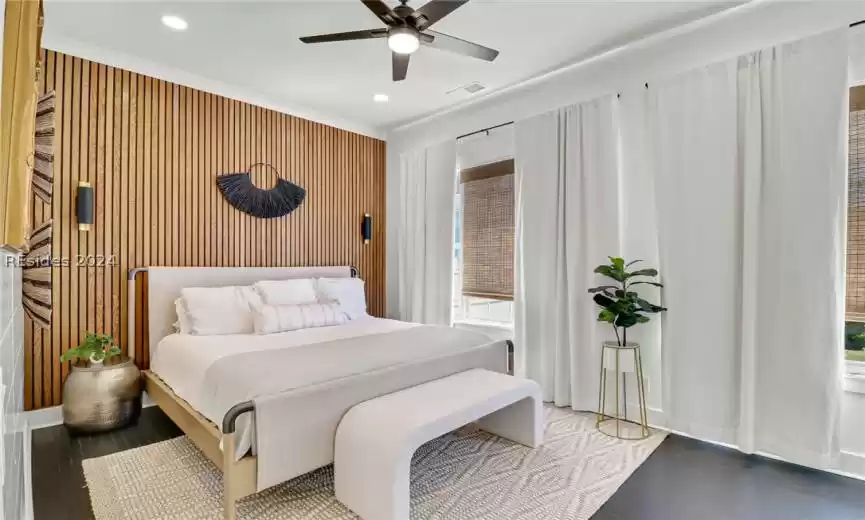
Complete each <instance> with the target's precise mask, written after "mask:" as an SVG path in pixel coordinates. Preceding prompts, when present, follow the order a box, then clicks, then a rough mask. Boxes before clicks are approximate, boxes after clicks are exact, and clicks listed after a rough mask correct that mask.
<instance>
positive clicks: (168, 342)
mask: <svg viewBox="0 0 865 520" xmlns="http://www.w3.org/2000/svg"><path fill="white" fill-rule="evenodd" d="M417 326H418V324H416V323H406V322H402V321H395V320H387V319H382V318H373V317H366V318H361V319H357V320H352V321H351V322H349V323H347V324H345V325H337V326H334V327H319V328H313V329H303V330H297V331H291V332H282V333H279V334H267V335H257V334H235V335H222V336H192V335H188V334H171V335H169V336H166V337H165V338H163V339H162V340H161V341H160V342H159V344H158V345H157V347H156V349H155V351H154V352H151V355H150V370H151V371H152V372H153V373H155V374H156V375H158V376H159V377H160V378H161V379H162V380H163V381H165V383H166V384H167V385H168V386H170V387H171V389H172V390H174V393H175V394H177V395H178V396H179V397H181V398H182V399H183V400H185V401H186V402H188V403H189V404H190V405H191V406H192V407H193V408H195V409H196V410H198V411H199V412H200V413H201V414H202V415H204V416H205V417H207V418H208V419H209V420H211V421H213V422H214V423H215V424H217V425H220V426H221V424H222V418H223V415H224V413H225V411H226V410H222V408H223V407H221V406H218V407H217V406H213V389H208V388H204V387H203V383H204V380H205V374H206V373H207V371H208V370H209V369H210V368H211V366H212V365H213V364H214V363H216V362H217V361H218V360H219V359H222V358H224V357H226V356H233V355H235V354H241V353H244V352H257V351H262V350H272V349H282V348H287V347H293V346H302V345H309V344H314V343H323V342H328V341H334V340H339V339H346V338H355V337H362V336H369V335H374V334H383V333H386V332H391V331H396V330H404V329H408V328H412V327H417ZM346 368H347V370H350V367H346ZM234 404H237V403H234ZM239 430H240V428H239ZM246 430H247V431H238V433H239V434H240V435H239V441H240V442H238V447H237V448H238V453H240V454H243V453H246V452H247V451H249V449H250V447H251V439H252V434H251V432H250V431H248V430H249V429H248V428H247V429H246Z"/></svg>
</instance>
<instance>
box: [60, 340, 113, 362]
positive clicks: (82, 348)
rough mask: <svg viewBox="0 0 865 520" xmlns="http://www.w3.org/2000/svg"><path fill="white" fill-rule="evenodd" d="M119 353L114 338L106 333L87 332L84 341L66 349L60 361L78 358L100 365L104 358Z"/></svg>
mask: <svg viewBox="0 0 865 520" xmlns="http://www.w3.org/2000/svg"><path fill="white" fill-rule="evenodd" d="M119 355H120V348H118V347H117V346H115V345H114V338H112V337H111V336H108V335H106V334H93V333H91V332H88V333H87V337H86V338H84V343H82V344H80V345H78V346H77V347H74V348H70V349H69V350H67V351H66V352H65V353H64V354H63V357H61V358H60V362H61V363H62V362H65V361H70V360H72V359H76V358H77V359H79V360H84V361H89V362H90V366H94V367H96V366H100V365H102V364H103V363H104V362H105V361H106V360H108V359H111V358H113V357H114V356H119Z"/></svg>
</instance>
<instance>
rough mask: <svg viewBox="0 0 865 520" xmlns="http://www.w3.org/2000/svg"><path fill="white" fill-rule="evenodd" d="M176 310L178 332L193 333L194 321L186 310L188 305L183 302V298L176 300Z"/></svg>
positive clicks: (175, 327)
mask: <svg viewBox="0 0 865 520" xmlns="http://www.w3.org/2000/svg"><path fill="white" fill-rule="evenodd" d="M174 310H175V312H177V321H175V322H174V330H176V331H177V332H178V334H192V323H191V322H190V319H189V313H188V312H186V307H185V305H184V304H183V298H178V299H176V300H174Z"/></svg>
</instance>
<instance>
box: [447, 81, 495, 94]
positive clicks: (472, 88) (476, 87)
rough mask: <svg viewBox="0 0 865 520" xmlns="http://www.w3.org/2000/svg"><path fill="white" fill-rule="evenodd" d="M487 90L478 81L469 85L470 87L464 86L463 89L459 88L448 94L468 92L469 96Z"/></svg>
mask: <svg viewBox="0 0 865 520" xmlns="http://www.w3.org/2000/svg"><path fill="white" fill-rule="evenodd" d="M485 88H486V87H485V86H483V85H481V84H480V83H478V82H477V81H473V82H472V83H469V84H468V85H463V86H461V87H457V88H455V89H453V90H451V91H449V92H448V94H453V93H455V92H468V93H469V94H474V93H476V92H480V91H481V90H483V89H485Z"/></svg>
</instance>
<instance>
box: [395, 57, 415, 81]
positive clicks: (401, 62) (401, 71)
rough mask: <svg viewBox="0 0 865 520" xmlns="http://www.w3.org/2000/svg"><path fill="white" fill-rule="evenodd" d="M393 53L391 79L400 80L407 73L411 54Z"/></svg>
mask: <svg viewBox="0 0 865 520" xmlns="http://www.w3.org/2000/svg"><path fill="white" fill-rule="evenodd" d="M392 54H393V80H394V81H402V80H404V79H405V77H406V74H408V60H409V58H411V54H397V53H395V52H394V53H392Z"/></svg>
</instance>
